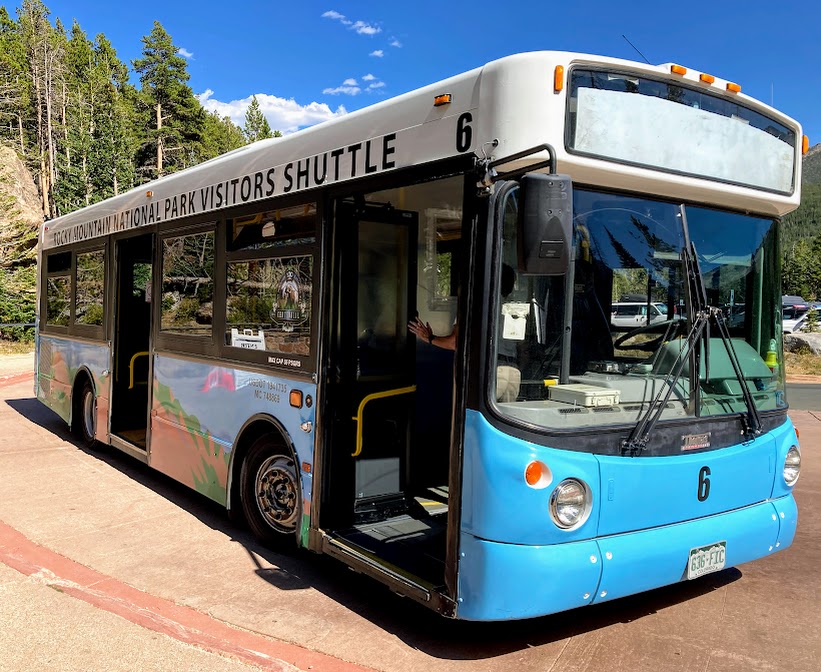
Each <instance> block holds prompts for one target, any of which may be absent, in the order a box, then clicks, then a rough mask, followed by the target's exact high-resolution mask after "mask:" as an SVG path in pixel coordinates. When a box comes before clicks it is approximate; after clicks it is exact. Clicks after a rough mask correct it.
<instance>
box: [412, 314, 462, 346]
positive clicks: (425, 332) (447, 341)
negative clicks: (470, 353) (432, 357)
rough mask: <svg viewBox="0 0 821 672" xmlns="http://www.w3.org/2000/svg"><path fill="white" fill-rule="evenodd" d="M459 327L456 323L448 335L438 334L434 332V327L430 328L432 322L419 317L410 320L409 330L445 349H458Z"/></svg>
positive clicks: (427, 341)
mask: <svg viewBox="0 0 821 672" xmlns="http://www.w3.org/2000/svg"><path fill="white" fill-rule="evenodd" d="M458 329H459V327H458V325H456V324H454V325H453V330H452V331H451V332H450V333H449V334H448V335H447V336H437V335H436V334H434V333H433V329H431V328H430V324H428V323H427V322H422V320H420V319H419V318H418V317H416V318H414V319H413V320H411V321H410V322H408V330H409V331H410V332H411V333H412V334H414V335H415V336H416V337H417V338H420V339H422V340H423V341H425V342H426V343H430V344H431V345H435V346H436V347H437V348H442V349H444V350H456V338H457V336H458V335H459V331H458Z"/></svg>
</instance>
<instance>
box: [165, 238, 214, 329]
mask: <svg viewBox="0 0 821 672" xmlns="http://www.w3.org/2000/svg"><path fill="white" fill-rule="evenodd" d="M161 311H162V312H161V319H160V332H161V333H165V334H177V335H184V336H198V337H203V336H211V333H212V326H213V318H214V232H213V231H205V232H202V233H191V234H187V235H180V236H173V237H168V238H164V239H163V241H162V308H161Z"/></svg>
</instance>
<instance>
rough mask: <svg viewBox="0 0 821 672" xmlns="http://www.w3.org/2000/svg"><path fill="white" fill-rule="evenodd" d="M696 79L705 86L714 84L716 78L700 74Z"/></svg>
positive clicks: (704, 73)
mask: <svg viewBox="0 0 821 672" xmlns="http://www.w3.org/2000/svg"><path fill="white" fill-rule="evenodd" d="M698 78H699V79H700V80H701V81H702V82H704V83H705V84H715V81H716V78H715V77H713V76H712V75H708V74H707V73H706V72H702V73H701V74H700V75H699V76H698Z"/></svg>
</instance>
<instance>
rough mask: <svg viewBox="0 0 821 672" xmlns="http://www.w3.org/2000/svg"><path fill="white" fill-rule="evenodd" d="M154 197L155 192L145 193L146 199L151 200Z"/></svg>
mask: <svg viewBox="0 0 821 672" xmlns="http://www.w3.org/2000/svg"><path fill="white" fill-rule="evenodd" d="M153 195H154V192H153V191H146V192H145V197H146V198H151V197H152V196H153Z"/></svg>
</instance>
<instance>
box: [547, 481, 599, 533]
mask: <svg viewBox="0 0 821 672" xmlns="http://www.w3.org/2000/svg"><path fill="white" fill-rule="evenodd" d="M591 503H592V497H591V495H590V489H589V488H588V487H587V485H586V484H585V483H584V482H582V481H579V480H577V479H575V478H566V479H565V480H563V481H562V482H561V483H559V484H558V485H557V486H556V489H555V490H554V491H553V493H552V494H551V495H550V517H551V518H552V519H553V522H554V523H556V525H557V526H558V527H560V528H562V529H563V530H570V529H573V528H575V527H579V526H580V525H581V524H582V523H584V521H585V520H587V516H588V515H590V505H591Z"/></svg>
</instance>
